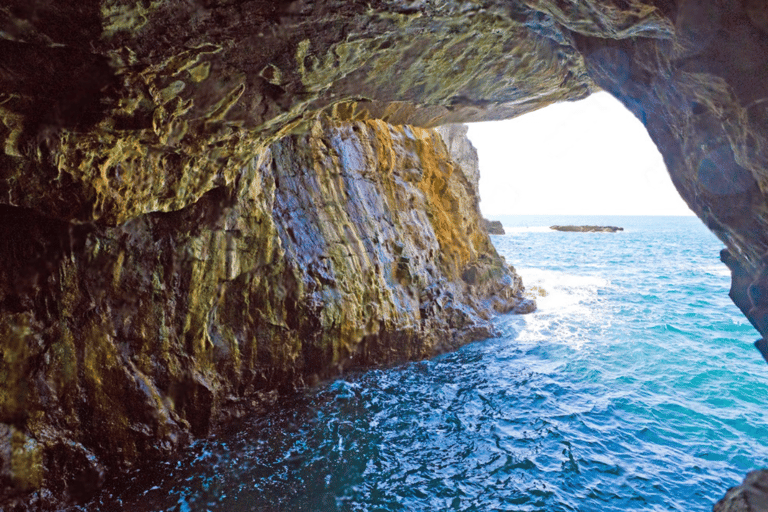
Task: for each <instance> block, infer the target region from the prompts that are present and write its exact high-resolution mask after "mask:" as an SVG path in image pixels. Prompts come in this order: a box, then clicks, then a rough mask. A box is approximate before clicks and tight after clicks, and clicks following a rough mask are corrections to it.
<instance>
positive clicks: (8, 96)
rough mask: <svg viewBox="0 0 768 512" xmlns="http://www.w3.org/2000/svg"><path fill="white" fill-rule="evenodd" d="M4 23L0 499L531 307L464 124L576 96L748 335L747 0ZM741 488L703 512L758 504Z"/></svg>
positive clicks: (73, 7)
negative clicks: (485, 204)
mask: <svg viewBox="0 0 768 512" xmlns="http://www.w3.org/2000/svg"><path fill="white" fill-rule="evenodd" d="M0 27H2V29H1V30H0V46H1V47H2V51H0V120H2V122H1V123H0V140H2V148H3V150H2V152H0V162H1V163H0V198H2V199H1V201H2V204H1V205H0V217H2V222H0V233H2V238H3V239H4V240H5V241H6V242H5V244H2V245H1V246H0V339H2V345H0V382H2V385H0V438H1V440H0V447H2V449H0V507H2V508H3V509H7V510H56V509H61V508H63V507H66V506H75V505H77V504H83V503H87V502H88V500H90V499H92V498H93V496H95V495H96V494H98V492H99V491H100V490H101V488H102V486H103V485H104V482H106V481H108V480H109V479H111V478H114V476H115V475H120V474H123V473H126V472H128V471H130V470H132V468H135V467H137V466H140V465H142V464H147V463H148V462H151V461H164V460H169V458H170V457H171V456H172V455H173V454H174V453H176V452H177V451H178V450H179V449H181V448H183V447H185V446H188V445H189V444H190V443H192V442H194V441H195V440H199V439H205V438H206V436H208V435H209V434H210V433H211V432H213V431H217V430H220V429H226V428H227V427H228V426H230V425H234V424H236V423H237V421H238V419H239V418H241V417H243V416H245V415H248V414H253V413H254V412H257V413H258V412H259V411H269V410H271V409H274V408H276V407H279V404H280V400H281V397H282V396H285V395H286V394H287V393H290V392H292V391H293V390H296V389H300V388H306V387H311V386H313V385H315V384H317V383H318V382H327V381H328V379H332V378H335V377H338V376H340V375H344V374H346V373H347V372H350V371H356V370H359V369H363V368H372V367H383V366H386V365H392V364H396V363H401V362H405V361H419V360H424V359H425V358H429V357H432V356H434V355H437V354H443V353H447V352H450V351H453V350H456V349H458V348H460V347H462V346H464V345H466V344H467V343H468V342H470V341H474V340H480V339H486V338H488V337H490V336H492V335H493V334H494V333H495V328H494V324H493V322H492V321H491V319H492V318H493V317H494V315H497V314H502V313H509V312H512V313H520V314H525V313H528V312H531V311H532V310H533V309H534V308H535V302H534V298H533V297H531V296H530V295H526V293H525V287H524V286H523V283H522V281H521V279H520V276H518V275H517V273H516V272H515V270H514V269H513V268H510V267H509V265H508V264H507V262H506V261H504V259H503V258H502V257H501V256H500V255H499V254H498V253H497V251H496V249H495V248H494V246H493V245H492V243H491V241H490V239H489V236H488V234H487V233H486V232H485V230H484V229H482V227H481V222H480V216H479V210H478V197H477V191H476V187H475V188H473V185H472V183H471V180H470V179H469V178H468V177H467V176H466V175H465V174H464V173H462V172H460V170H461V169H462V150H461V147H460V146H461V144H460V143H459V142H460V139H461V136H462V133H461V132H462V131H464V132H465V131H466V128H464V127H462V126H461V123H471V122H478V121H492V120H501V119H510V118H514V117H517V116H520V115H522V114H525V113H528V112H532V111H534V110H538V109H540V108H542V107H545V106H547V105H550V104H553V103H558V102H565V101H572V100H577V99H582V98H585V97H587V96H589V95H590V94H592V93H595V92H598V91H602V92H606V93H608V94H610V95H612V96H613V97H615V98H616V99H617V100H619V101H620V102H621V103H622V104H623V105H624V106H625V107H626V108H627V109H628V110H629V111H630V112H632V114H633V115H634V116H635V117H636V118H637V119H639V120H640V121H641V122H642V123H643V125H644V126H645V128H646V129H647V131H648V134H649V136H650V137H651V139H652V140H653V142H654V143H655V145H656V146H657V148H658V150H659V151H660V152H661V154H662V156H663V158H664V162H665V164H666V167H667V169H668V171H669V174H670V177H671V179H672V182H673V184H674V185H675V187H676V188H677V190H678V192H679V193H680V196H681V197H682V198H683V200H684V201H685V202H686V204H687V205H688V206H689V207H690V209H691V210H692V211H693V212H695V213H696V215H697V216H698V217H699V219H701V221H702V222H703V223H704V224H705V225H706V227H707V228H708V229H709V230H711V231H712V233H714V234H715V235H716V236H717V238H718V239H719V240H720V241H721V242H722V243H723V244H724V245H725V249H724V250H723V252H722V253H721V256H720V257H721V259H722V262H723V263H724V264H725V265H727V267H728V268H729V269H730V272H731V275H732V280H731V288H730V292H729V295H730V297H731V299H732V300H733V302H734V303H735V305H736V306H738V308H739V309H740V310H741V312H742V313H743V314H744V315H745V316H746V317H747V318H748V320H749V321H750V322H751V324H752V326H753V327H754V329H755V330H756V332H755V337H756V338H757V337H760V340H759V341H758V342H757V346H758V348H760V349H761V351H762V352H763V354H768V351H767V350H766V349H765V347H766V342H765V341H764V339H763V338H762V337H763V336H765V335H766V334H768V303H766V304H763V302H766V301H763V300H762V298H763V297H768V291H767V290H768V278H767V277H766V258H767V257H766V253H768V235H767V234H768V231H767V230H766V220H765V219H766V211H767V208H768V201H767V199H766V194H767V193H768V181H767V178H766V169H768V149H766V136H767V135H768V133H767V131H768V97H766V92H765V91H766V90H767V88H766V84H767V83H768V7H766V6H765V5H764V3H763V2H759V1H757V0H704V1H701V2H694V1H692V0H628V1H626V0H621V1H620V0H585V1H582V2H560V1H551V0H526V1H518V0H514V1H509V0H507V1H502V0H475V1H456V0H445V1H433V0H413V1H410V0H369V1H351V2H350V1H334V0H329V1H325V2H320V1H313V0H295V1H281V2H266V1H262V0H205V1H186V0H157V1H147V0H100V1H97V2H89V3H82V2H76V1H73V0H62V1H60V2H55V3H53V2H47V1H44V0H31V1H30V0H24V1H23V0H10V1H8V2H6V3H5V5H3V6H0ZM452 140H453V141H455V142H456V144H453V143H452V142H451V141H452ZM767 359H768V357H767ZM766 478H768V477H765V475H764V474H763V473H752V474H750V476H749V477H748V478H747V481H746V482H745V484H744V486H743V487H740V488H736V489H734V490H732V491H730V492H729V494H728V497H727V498H726V499H724V500H723V501H721V502H720V503H719V504H718V505H717V507H718V508H717V510H718V511H736V510H762V509H761V508H760V503H763V504H764V503H765V500H766V499H767V498H765V497H764V495H761V492H760V490H759V489H760V486H761V485H765V481H766ZM761 482H762V483H761ZM725 491H726V489H723V494H725ZM761 496H762V497H761ZM761 499H762V500H763V501H762V502H761V501H760V500H761Z"/></svg>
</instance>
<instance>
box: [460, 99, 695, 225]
mask: <svg viewBox="0 0 768 512" xmlns="http://www.w3.org/2000/svg"><path fill="white" fill-rule="evenodd" d="M468 136H469V138H470V140H471V141H472V143H473V144H474V146H475V148H476V149H477V151H478V157H479V161H480V180H479V194H480V200H481V202H480V209H481V210H482V212H483V214H484V215H485V216H486V217H496V216H506V215H612V216H616V215H666V216H678V215H694V213H693V212H692V211H691V210H690V208H688V205H686V204H685V202H684V201H683V200H682V198H681V197H680V195H679V193H678V192H677V190H676V189H675V188H674V185H673V184H672V181H671V179H670V177H669V173H668V172H667V170H666V166H665V164H664V161H663V158H662V156H661V154H660V153H659V151H658V149H657V148H656V145H655V144H654V143H653V141H652V140H651V138H650V137H649V135H648V132H647V131H646V129H645V127H644V126H643V125H642V123H641V122H640V121H639V120H638V119H637V118H636V117H635V116H634V115H632V113H631V112H630V111H629V110H627V109H626V107H624V105H622V104H621V103H620V102H619V101H618V100H616V99H615V98H614V97H612V96H611V95H609V94H608V93H606V92H597V93H594V94H592V95H591V96H589V97H588V98H586V99H583V100H579V101H574V102H562V103H556V104H553V105H549V106H547V107H544V108H542V109H540V110H537V111H535V112H532V113H528V114H525V115H522V116H520V117H518V118H515V119H512V120H507V121H496V122H488V123H473V124H470V125H469V133H468Z"/></svg>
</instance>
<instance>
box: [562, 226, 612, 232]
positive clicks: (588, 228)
mask: <svg viewBox="0 0 768 512" xmlns="http://www.w3.org/2000/svg"><path fill="white" fill-rule="evenodd" d="M549 229H551V230H554V231H566V232H573V233H616V232H617V231H624V228H621V227H618V226H549Z"/></svg>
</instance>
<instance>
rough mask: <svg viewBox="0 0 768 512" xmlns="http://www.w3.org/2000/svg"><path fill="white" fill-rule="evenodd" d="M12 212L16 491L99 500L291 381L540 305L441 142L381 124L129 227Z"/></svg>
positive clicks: (338, 131)
mask: <svg viewBox="0 0 768 512" xmlns="http://www.w3.org/2000/svg"><path fill="white" fill-rule="evenodd" d="M1 213H2V222H1V223H0V226H2V231H3V235H5V236H4V238H5V239H6V240H12V241H13V245H12V246H6V247H5V248H4V250H3V251H0V258H2V265H1V268H2V270H0V275H1V276H2V281H0V284H1V285H2V286H0V299H2V303H3V305H4V309H5V313H4V315H2V317H0V332H2V333H3V346H2V349H3V352H2V355H3V358H2V360H0V372H2V376H3V377H4V379H3V382H4V384H3V390H4V393H3V394H2V401H0V415H1V416H2V420H3V423H2V427H0V434H2V435H3V436H5V442H6V443H8V445H9V446H10V452H9V453H5V454H4V457H3V459H2V460H3V470H4V475H3V476H4V482H3V484H4V485H5V486H6V489H5V492H6V498H8V497H9V496H8V495H9V494H14V493H17V494H18V493H22V494H23V493H24V492H28V491H33V490H35V489H37V488H39V487H40V486H44V487H45V489H46V490H47V491H50V492H52V493H53V494H54V495H55V496H56V497H58V498H62V497H64V498H69V499H75V500H77V499H80V498H83V497H85V496H87V495H88V494H89V493H91V492H93V491H95V490H96V489H97V488H98V486H99V485H100V483H101V481H102V480H103V478H104V475H105V472H106V471H107V470H114V469H116V468H118V469H119V468H120V467H123V466H126V465H129V464H131V463H133V462H135V461H137V460H144V459H147V458H151V457H161V456H163V455H167V453H168V452H169V451H171V450H172V449H173V448H175V447H176V446H178V445H179V443H183V442H184V441H185V440H186V439H187V438H188V436H189V434H192V435H196V436H200V435H205V434H206V433H207V432H208V431H209V429H210V428H211V426H212V425H214V424H216V423H217V422H220V421H222V420H224V419H226V418H227V417H228V416H231V415H238V414H241V413H243V412H245V411H247V410H252V409H253V408H254V407H258V406H259V405H268V404H269V403H270V401H272V400H274V398H275V395H274V394H273V392H274V391H275V390H279V389H280V388H283V387H293V386H297V385H302V384H304V383H306V384H311V383H313V382H316V381H317V380H319V379H322V378H327V377H329V376H333V375H337V374H339V373H340V372H341V371H342V370H343V369H345V368H349V367H355V366H358V367H359V366H367V365H372V364H384V363H391V362H395V361H402V360H405V359H415V358H422V357H425V356H428V355H432V354H435V353H437V352H439V351H443V350H447V349H451V348H455V347H457V346H459V345H460V344H462V343H466V342H467V341H470V340H474V339H479V338H484V337H488V336H489V335H491V327H490V324H489V322H488V320H489V319H490V317H491V315H493V314H494V313H495V312H507V311H510V310H512V309H514V308H516V307H517V308H519V309H525V308H530V307H531V304H530V303H529V302H528V301H525V300H524V299H522V297H521V293H522V287H521V282H520V279H519V277H517V276H516V275H515V274H514V272H513V271H510V270H509V269H508V268H507V267H506V265H505V263H504V261H503V260H502V259H501V258H500V257H499V256H498V255H497V254H496V252H495V250H494V249H493V247H492V245H491V243H490V241H489V239H488V236H487V235H486V234H485V233H484V231H483V230H482V229H481V227H480V221H479V219H480V217H479V212H478V208H477V197H476V192H475V189H473V187H472V186H471V185H470V183H469V182H468V180H467V179H466V177H465V176H464V174H463V172H462V171H461V168H460V167H459V166H458V165H457V164H456V163H454V162H453V161H452V160H451V159H450V157H449V155H448V152H447V150H446V148H445V146H444V144H443V143H442V141H441V140H440V138H439V136H438V135H437V134H436V133H435V132H433V131H430V130H423V129H418V128H410V127H400V128H396V127H393V126H390V125H387V124H386V123H384V122H382V121H368V122H357V123H346V122H345V123H336V122H332V121H330V120H327V119H320V120H317V121H315V122H314V123H312V125H311V130H310V133H308V134H305V135H301V136H292V137H287V138H284V139H281V140H279V141H278V142H276V143H274V144H272V145H271V146H270V147H269V148H268V149H267V150H266V151H264V152H262V153H261V154H259V155H254V157H253V159H252V160H251V161H250V162H249V163H248V164H247V165H246V166H244V167H243V168H242V169H241V173H240V175H239V176H238V178H237V180H236V182H235V184H234V186H233V187H232V188H224V187H220V188H216V189H214V190H212V191H210V192H208V193H206V194H204V195H203V196H202V197H201V198H200V199H199V200H198V201H197V202H196V203H194V204H193V205H190V206H189V207H187V208H184V209H182V210H180V211H177V212H172V213H153V214H147V215H142V216H139V217H138V218H136V219H133V220H131V221H129V222H127V223H125V224H123V225H121V226H118V227H108V226H97V225H87V226H84V225H79V226H78V225H73V224H67V223H64V222H62V221H56V222H54V221H52V220H50V219H48V218H45V217H43V216H40V215H39V214H36V213H33V212H30V211H27V210H20V209H13V208H6V209H5V210H4V211H2V212H1ZM43 501H44V500H43Z"/></svg>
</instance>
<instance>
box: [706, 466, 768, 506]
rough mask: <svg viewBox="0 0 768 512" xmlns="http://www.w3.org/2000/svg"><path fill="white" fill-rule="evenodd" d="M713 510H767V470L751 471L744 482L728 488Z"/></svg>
mask: <svg viewBox="0 0 768 512" xmlns="http://www.w3.org/2000/svg"><path fill="white" fill-rule="evenodd" d="M712 510H713V512H762V511H764V510H768V471H766V470H760V471H752V472H750V473H749V474H748V475H747V477H746V478H745V479H744V482H743V483H742V484H741V485H739V486H737V487H734V488H732V489H729V490H728V493H726V495H725V497H724V498H723V499H722V500H720V501H718V502H717V503H716V504H715V506H714V508H713V509H712Z"/></svg>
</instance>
